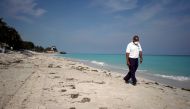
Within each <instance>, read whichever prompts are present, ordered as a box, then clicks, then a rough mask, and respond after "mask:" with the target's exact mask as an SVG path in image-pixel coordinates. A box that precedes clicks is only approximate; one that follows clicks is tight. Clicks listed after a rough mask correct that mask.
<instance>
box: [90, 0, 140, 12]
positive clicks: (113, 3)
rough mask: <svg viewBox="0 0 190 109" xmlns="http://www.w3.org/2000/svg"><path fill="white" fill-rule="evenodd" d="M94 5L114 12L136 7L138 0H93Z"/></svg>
mask: <svg viewBox="0 0 190 109" xmlns="http://www.w3.org/2000/svg"><path fill="white" fill-rule="evenodd" d="M92 5H93V6H96V7H101V8H104V9H106V11H107V12H111V13H112V12H119V11H124V10H130V9H134V8H136V7H137V0H93V3H92Z"/></svg>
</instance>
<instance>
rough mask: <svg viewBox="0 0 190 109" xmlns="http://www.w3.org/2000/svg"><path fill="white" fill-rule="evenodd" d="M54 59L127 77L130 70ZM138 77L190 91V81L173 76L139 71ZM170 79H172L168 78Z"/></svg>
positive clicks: (74, 59) (88, 62)
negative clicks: (176, 78)
mask: <svg viewBox="0 0 190 109" xmlns="http://www.w3.org/2000/svg"><path fill="white" fill-rule="evenodd" d="M52 56H54V57H58V58H65V59H67V60H70V61H74V62H80V63H83V64H85V65H87V66H90V67H94V68H97V69H102V70H107V71H111V72H116V73H120V74H122V75H126V74H127V73H128V69H127V66H126V69H127V70H126V69H119V68H114V66H105V65H101V63H100V64H99V63H98V62H97V63H98V64H97V63H92V62H93V61H88V60H80V59H76V58H69V57H64V55H63V56H60V55H52ZM136 75H137V79H138V78H145V79H147V80H151V81H155V82H159V83H161V84H165V85H170V86H173V87H177V88H185V89H190V84H189V83H190V80H175V79H173V78H172V77H173V76H167V75H166V76H167V77H162V76H163V75H158V74H154V73H150V72H147V71H139V70H137V72H136ZM168 77H170V78H168Z"/></svg>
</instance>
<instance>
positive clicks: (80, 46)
mask: <svg viewBox="0 0 190 109" xmlns="http://www.w3.org/2000/svg"><path fill="white" fill-rule="evenodd" d="M0 1H1V3H0V17H3V18H4V20H5V21H6V22H7V23H8V24H9V25H11V26H13V27H15V28H16V29H17V30H18V31H19V33H20V35H21V36H22V38H23V40H28V41H32V42H34V43H35V44H37V45H42V46H43V47H47V46H51V45H55V46H56V47H57V48H58V49H59V50H64V51H66V52H70V53H125V49H126V46H127V44H128V43H129V42H130V41H131V39H132V36H133V35H139V36H140V41H141V46H142V48H143V51H144V53H145V54H174V55H176V54H189V55H190V0H0Z"/></svg>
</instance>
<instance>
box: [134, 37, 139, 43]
mask: <svg viewBox="0 0 190 109" xmlns="http://www.w3.org/2000/svg"><path fill="white" fill-rule="evenodd" d="M133 43H134V44H136V45H138V43H139V36H137V35H135V36H133Z"/></svg>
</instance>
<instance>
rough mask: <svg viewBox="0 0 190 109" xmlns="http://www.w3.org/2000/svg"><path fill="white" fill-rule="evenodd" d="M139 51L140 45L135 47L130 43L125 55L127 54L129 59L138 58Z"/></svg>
mask: <svg viewBox="0 0 190 109" xmlns="http://www.w3.org/2000/svg"><path fill="white" fill-rule="evenodd" d="M140 51H142V48H141V45H140V43H139V44H138V45H135V44H134V43H133V42H130V43H129V44H128V45H127V48H126V53H129V58H138V57H139V52H140Z"/></svg>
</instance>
